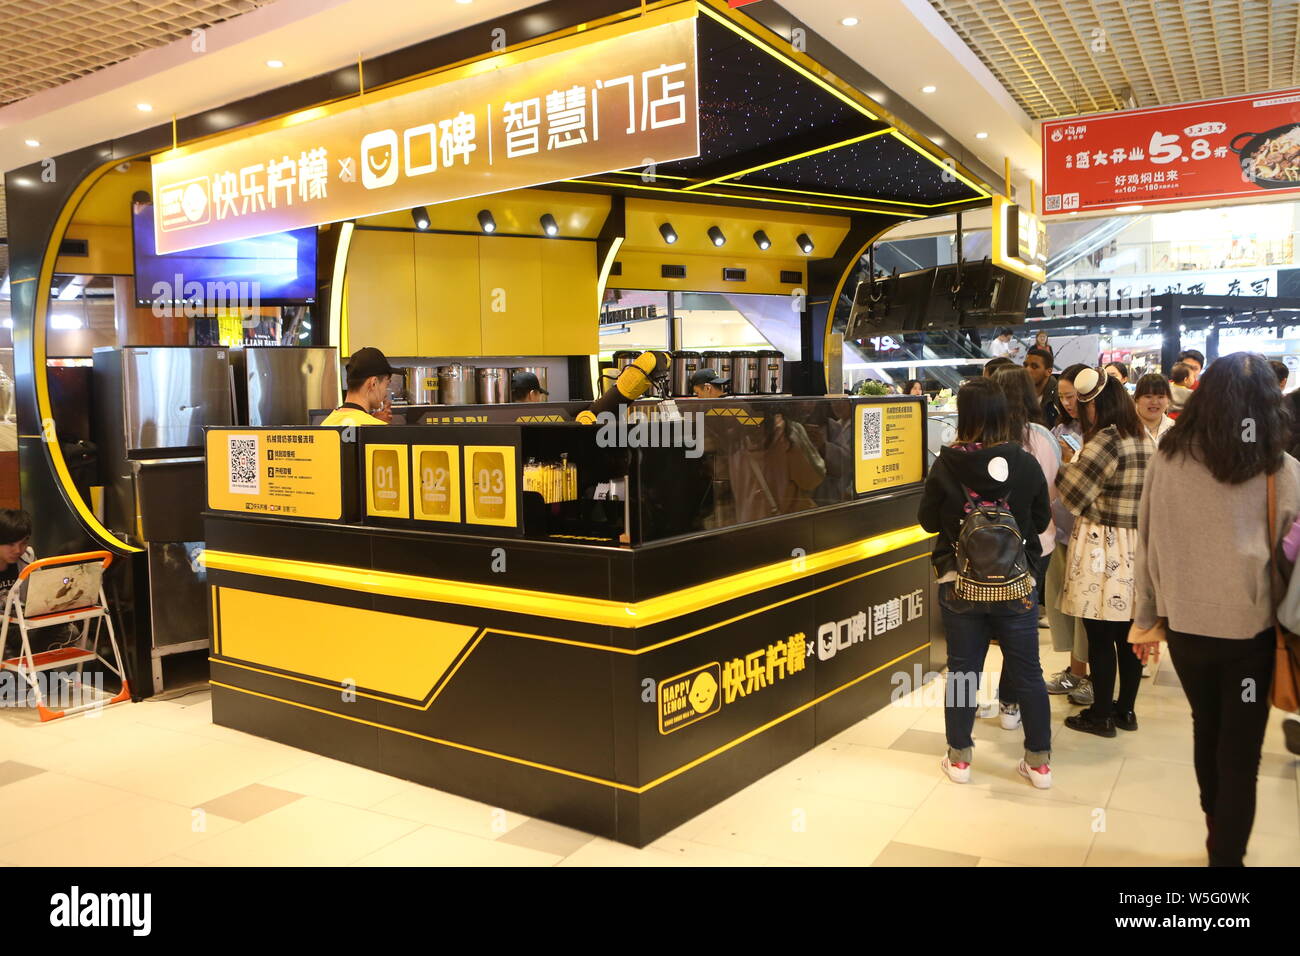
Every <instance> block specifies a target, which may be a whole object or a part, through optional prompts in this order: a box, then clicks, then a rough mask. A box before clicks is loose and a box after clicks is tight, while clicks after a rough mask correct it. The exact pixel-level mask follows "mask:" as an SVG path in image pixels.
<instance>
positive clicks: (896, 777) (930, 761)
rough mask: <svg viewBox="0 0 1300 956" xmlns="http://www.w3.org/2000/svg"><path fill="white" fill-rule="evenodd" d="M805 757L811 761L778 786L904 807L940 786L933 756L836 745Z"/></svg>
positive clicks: (819, 748)
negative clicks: (786, 785)
mask: <svg viewBox="0 0 1300 956" xmlns="http://www.w3.org/2000/svg"><path fill="white" fill-rule="evenodd" d="M808 756H810V757H812V758H813V759H812V760H810V761H807V762H805V763H802V764H801V765H800V768H801V769H800V772H798V773H796V774H790V775H786V776H785V777H783V782H785V783H787V784H789V785H792V786H795V787H799V788H801V789H804V790H810V791H812V792H814V793H822V794H827V795H829V796H832V797H843V798H845V799H849V800H866V801H869V802H872V803H884V804H888V805H890V806H894V807H905V808H913V807H918V806H920V805H921V802H922V801H923V800H924V799H925V798H926V797H927V796H928V795H929V793H930V791H931V790H933V789H934V787H935V786H936V784H938V782H939V758H938V757H937V756H929V755H927V756H922V755H920V754H916V753H909V752H907V751H904V750H886V749H882V748H879V747H862V746H858V745H857V744H844V745H837V744H836V743H835V741H830V742H828V743H826V744H823V745H822V746H821V747H818V748H817V749H816V750H814V751H812V753H811V754H809V755H808Z"/></svg>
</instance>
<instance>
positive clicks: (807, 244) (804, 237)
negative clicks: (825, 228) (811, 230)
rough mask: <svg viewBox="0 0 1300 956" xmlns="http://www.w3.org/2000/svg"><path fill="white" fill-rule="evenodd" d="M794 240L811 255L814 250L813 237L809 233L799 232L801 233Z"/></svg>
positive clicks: (804, 252)
mask: <svg viewBox="0 0 1300 956" xmlns="http://www.w3.org/2000/svg"><path fill="white" fill-rule="evenodd" d="M794 241H795V242H797V243H798V244H799V248H800V249H802V250H803V254H804V255H809V254H810V253H811V252H812V251H813V241H812V237H811V236H809V235H808V233H806V232H801V233H799V235H798V236H796V237H795V240H794Z"/></svg>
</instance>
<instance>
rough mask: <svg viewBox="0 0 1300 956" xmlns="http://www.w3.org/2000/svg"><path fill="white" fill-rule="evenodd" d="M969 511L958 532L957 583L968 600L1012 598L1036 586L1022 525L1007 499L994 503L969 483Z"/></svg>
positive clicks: (965, 491)
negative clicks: (1021, 532) (972, 489)
mask: <svg viewBox="0 0 1300 956" xmlns="http://www.w3.org/2000/svg"><path fill="white" fill-rule="evenodd" d="M961 490H962V492H963V493H964V494H965V495H966V501H967V503H968V508H969V510H968V512H967V514H966V517H965V518H963V519H962V523H961V531H960V532H959V533H958V535H957V541H956V547H955V550H956V556H957V583H956V585H955V587H954V590H955V591H956V593H957V596H958V597H962V598H965V599H966V600H967V601H1011V600H1014V599H1016V598H1022V597H1025V596H1027V595H1028V594H1029V593H1030V592H1032V591H1033V590H1034V579H1033V578H1032V577H1031V576H1030V574H1029V558H1028V556H1027V555H1026V554H1025V539H1024V537H1023V536H1022V535H1021V534H1020V526H1019V525H1017V524H1016V519H1015V516H1014V515H1012V514H1011V508H1010V506H1009V505H1008V504H1007V503H1006V501H1005V500H1001V501H998V502H996V503H994V504H993V505H992V506H991V507H990V506H989V505H987V504H986V503H985V502H983V501H981V500H980V497H979V495H977V494H975V493H974V492H973V491H971V490H970V489H969V488H967V487H966V486H965V485H962V486H961Z"/></svg>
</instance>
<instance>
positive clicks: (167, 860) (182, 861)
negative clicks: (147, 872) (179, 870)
mask: <svg viewBox="0 0 1300 956" xmlns="http://www.w3.org/2000/svg"><path fill="white" fill-rule="evenodd" d="M149 865H150V866H155V867H156V866H169V867H171V866H186V867H190V866H204V865H205V864H203V863H196V862H194V861H193V860H187V859H186V858H185V857H183V856H177V855H176V854H174V853H173V854H172V855H171V856H165V857H163V858H162V859H161V860H154V861H153V862H152V863H150V864H149Z"/></svg>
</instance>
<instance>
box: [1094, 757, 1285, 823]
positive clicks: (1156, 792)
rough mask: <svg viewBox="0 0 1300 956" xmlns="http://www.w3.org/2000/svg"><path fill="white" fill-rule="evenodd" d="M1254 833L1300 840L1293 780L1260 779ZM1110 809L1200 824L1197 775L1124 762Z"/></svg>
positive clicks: (1173, 766) (1179, 767) (1176, 767)
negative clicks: (1150, 814)
mask: <svg viewBox="0 0 1300 956" xmlns="http://www.w3.org/2000/svg"><path fill="white" fill-rule="evenodd" d="M1255 794H1256V797H1255V800H1256V806H1255V830H1256V831H1258V832H1263V833H1271V834H1277V835H1278V836H1284V837H1292V838H1300V803H1298V802H1297V796H1296V785H1295V782H1294V781H1292V780H1284V779H1281V778H1279V777H1272V776H1262V777H1260V778H1259V780H1258V782H1257V784H1256V790H1255ZM1110 806H1111V807H1112V808H1113V809H1118V810H1128V811H1132V812H1136V813H1150V812H1151V811H1152V809H1153V808H1159V812H1160V814H1161V815H1162V816H1165V817H1169V818H1172V819H1177V820H1185V821H1188V822H1190V823H1196V824H1198V825H1199V824H1200V823H1201V822H1202V821H1203V820H1204V819H1205V813H1204V811H1202V810H1201V804H1200V790H1199V788H1198V786H1197V783H1196V771H1195V769H1194V768H1192V767H1190V766H1187V765H1185V764H1177V763H1165V762H1163V761H1159V760H1150V759H1148V760H1126V761H1124V767H1123V769H1122V770H1121V771H1120V775H1119V779H1118V780H1117V781H1116V783H1115V792H1114V794H1113V795H1112V796H1111V801H1110Z"/></svg>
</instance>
